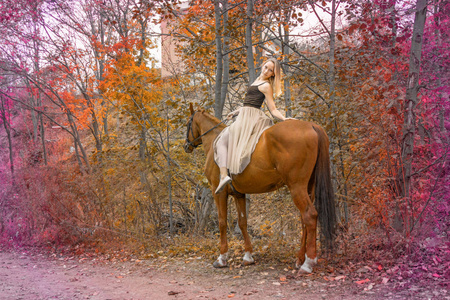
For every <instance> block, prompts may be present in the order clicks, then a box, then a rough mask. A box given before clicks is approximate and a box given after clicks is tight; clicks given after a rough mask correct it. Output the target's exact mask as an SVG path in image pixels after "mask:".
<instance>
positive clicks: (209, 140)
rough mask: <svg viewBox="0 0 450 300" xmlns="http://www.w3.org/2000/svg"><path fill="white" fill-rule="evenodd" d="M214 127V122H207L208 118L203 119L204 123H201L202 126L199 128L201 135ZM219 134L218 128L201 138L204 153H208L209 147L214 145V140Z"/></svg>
mask: <svg viewBox="0 0 450 300" xmlns="http://www.w3.org/2000/svg"><path fill="white" fill-rule="evenodd" d="M216 125H217V123H216V122H214V121H213V120H209V119H208V118H206V117H205V121H204V122H202V125H201V126H200V130H201V134H204V133H205V132H207V131H208V130H210V129H211V128H213V127H214V126H216ZM219 132H220V128H219V127H218V128H216V129H214V130H212V131H211V132H209V133H207V134H206V135H205V136H203V137H202V143H203V149H204V150H205V152H206V153H208V151H210V149H212V147H211V146H212V144H213V143H214V140H215V139H216V137H217V135H218V134H219Z"/></svg>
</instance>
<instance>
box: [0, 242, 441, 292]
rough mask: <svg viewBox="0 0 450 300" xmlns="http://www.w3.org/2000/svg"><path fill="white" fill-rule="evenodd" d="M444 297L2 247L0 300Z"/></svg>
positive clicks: (262, 269) (264, 269)
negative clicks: (13, 249)
mask: <svg viewBox="0 0 450 300" xmlns="http://www.w3.org/2000/svg"><path fill="white" fill-rule="evenodd" d="M319 272H320V270H319ZM324 278H325V279H324ZM433 292H434V294H433ZM442 293H444V294H442ZM445 293H446V292H445V291H440V292H436V291H431V290H430V291H426V290H414V291H412V292H411V291H401V292H398V291H397V292H395V291H394V290H393V286H390V285H389V283H387V284H382V283H377V282H376V280H375V279H373V280H372V281H368V282H367V283H366V282H364V283H363V284H361V283H355V282H354V281H352V280H348V279H346V276H344V275H341V276H339V275H337V276H336V275H335V276H334V277H329V278H327V276H324V274H323V273H322V274H320V273H319V274H317V275H313V276H307V277H302V278H296V277H294V276H293V275H292V271H291V270H289V269H287V268H284V269H283V266H263V265H255V266H250V267H245V268H237V269H221V270H215V269H213V268H212V266H211V264H210V262H209V261H207V262H205V261H204V260H203V259H199V258H192V259H188V260H182V259H172V260H170V261H168V260H167V259H164V258H159V259H153V260H138V259H130V260H127V261H119V260H117V259H111V260H101V259H97V258H86V257H84V258H80V257H74V256H71V257H70V256H58V255H56V254H53V255H48V254H42V253H37V252H36V251H24V250H21V251H11V250H1V249H0V299H8V300H9V299H102V300H103V299H158V300H159V299H230V298H232V299H308V300H313V299H381V298H382V299H449V296H450V295H449V294H445ZM442 296H443V297H442Z"/></svg>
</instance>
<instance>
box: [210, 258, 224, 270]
mask: <svg viewBox="0 0 450 300" xmlns="http://www.w3.org/2000/svg"><path fill="white" fill-rule="evenodd" d="M213 267H214V268H216V269H220V268H226V267H227V264H226V263H225V264H222V263H220V262H219V261H218V260H216V261H215V262H214V263H213Z"/></svg>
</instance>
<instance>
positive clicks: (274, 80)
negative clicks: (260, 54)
mask: <svg viewBox="0 0 450 300" xmlns="http://www.w3.org/2000/svg"><path fill="white" fill-rule="evenodd" d="M269 61H271V62H272V63H273V65H274V70H273V72H274V75H273V76H272V77H270V78H269V83H270V85H271V86H272V90H273V92H274V94H275V97H278V96H280V95H281V66H280V62H279V61H278V60H277V59H276V58H275V57H270V58H269V59H267V60H266V61H265V62H264V63H263V64H262V65H261V70H262V67H263V66H264V65H265V64H267V63H268V62H269Z"/></svg>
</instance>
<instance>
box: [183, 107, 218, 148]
mask: <svg viewBox="0 0 450 300" xmlns="http://www.w3.org/2000/svg"><path fill="white" fill-rule="evenodd" d="M194 115H195V113H193V114H192V115H191V117H190V118H189V122H188V125H187V132H186V144H185V145H184V148H185V149H186V148H187V147H189V146H191V147H193V148H194V149H195V148H197V147H198V146H200V145H201V144H202V143H201V142H200V143H198V144H197V145H195V144H194V143H195V142H196V141H197V140H199V139H201V138H202V137H203V136H205V135H207V134H208V133H209V132H211V131H213V130H214V129H216V128H217V127H219V125H220V124H223V123H224V121H220V122H219V123H217V124H216V125H215V126H213V127H212V128H211V129H208V130H207V131H205V132H204V133H203V134H201V135H199V136H198V137H196V138H195V139H194V140H192V141H190V140H189V133H191V134H192V137H194V129H192V122H193V121H194Z"/></svg>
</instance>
